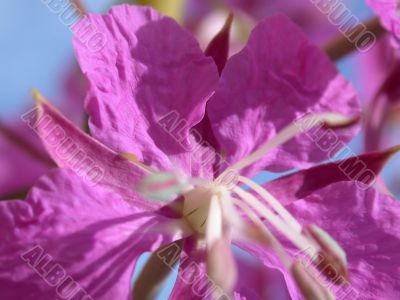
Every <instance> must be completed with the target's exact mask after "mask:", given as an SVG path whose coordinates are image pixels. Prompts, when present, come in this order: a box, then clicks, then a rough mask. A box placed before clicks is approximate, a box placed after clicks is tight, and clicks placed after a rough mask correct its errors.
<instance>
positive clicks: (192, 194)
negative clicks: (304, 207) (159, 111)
mask: <svg viewBox="0 0 400 300" xmlns="http://www.w3.org/2000/svg"><path fill="white" fill-rule="evenodd" d="M300 121H301V123H299V122H300ZM300 121H298V122H297V123H295V124H291V125H289V126H288V127H286V128H285V129H283V130H282V131H281V132H279V133H278V134H277V135H276V136H275V137H274V138H272V139H271V140H270V141H268V142H266V143H265V144H264V145H262V146H261V147H260V148H259V149H258V150H257V151H255V152H253V153H251V154H250V155H248V156H247V157H245V158H243V159H242V160H240V161H238V162H237V163H236V164H234V165H233V166H231V167H230V168H229V169H227V170H225V171H224V172H223V173H222V174H221V175H220V176H219V177H218V178H216V179H215V181H214V182H210V181H207V180H203V179H198V178H184V177H182V176H179V175H176V174H174V173H169V172H166V173H162V172H153V173H152V174H151V175H150V176H148V177H147V178H145V179H144V181H143V183H142V186H141V187H140V188H139V189H140V191H141V192H142V194H143V195H144V196H146V197H147V198H149V199H158V200H163V201H168V200H169V199H171V198H174V197H176V195H181V196H182V197H183V198H184V201H183V219H184V220H185V221H186V222H187V224H189V225H190V227H191V228H192V229H193V231H194V232H196V233H198V234H200V235H201V236H202V238H203V237H204V238H205V245H206V246H207V251H208V252H209V254H208V255H211V256H212V255H213V252H214V250H213V249H216V248H218V249H219V247H225V248H223V252H224V251H225V252H226V251H228V250H227V249H228V248H229V243H230V240H231V238H239V239H243V240H249V239H250V240H253V241H254V242H258V243H260V244H262V245H264V246H266V247H270V248H272V249H273V250H275V252H276V253H277V254H278V256H279V258H280V259H281V261H282V263H283V265H284V266H286V267H287V268H288V269H290V270H291V271H292V272H294V273H295V271H296V270H297V269H296V266H297V264H296V263H295V262H294V261H293V260H292V258H291V257H290V256H289V254H288V253H287V252H286V251H285V248H284V247H283V245H282V244H281V243H280V242H279V240H278V239H277V238H276V237H275V236H274V234H273V233H272V232H271V231H270V229H269V226H268V225H267V224H266V223H267V222H268V223H269V225H272V226H273V227H274V228H275V229H276V230H278V231H280V232H281V233H282V234H283V235H284V236H285V237H286V238H287V239H288V240H290V241H291V242H292V244H293V245H295V246H296V247H297V248H298V249H299V250H301V251H304V249H308V250H307V253H306V254H307V255H308V256H309V257H310V258H311V259H312V260H313V262H314V263H315V264H317V268H319V269H322V270H325V271H324V272H325V273H326V272H327V271H326V269H327V268H326V266H327V265H329V266H333V267H334V268H335V272H336V273H335V272H334V273H335V274H339V275H340V276H341V277H344V278H345V279H346V275H347V272H346V270H347V268H346V267H347V262H346V256H345V253H344V251H343V250H342V249H341V248H340V247H339V246H338V245H337V244H336V243H335V242H334V240H333V239H331V237H330V236H329V235H328V234H326V233H325V232H324V231H323V230H322V229H321V228H319V227H317V226H315V225H313V226H302V225H301V224H299V222H298V221H297V220H296V219H295V218H294V216H292V215H291V214H290V212H289V211H288V210H287V209H286V208H285V207H284V206H283V205H282V204H281V202H280V201H279V200H277V199H275V198H274V196H273V195H272V194H270V193H269V192H268V191H267V190H266V189H265V188H264V187H262V186H260V185H258V184H257V183H255V182H254V181H253V180H251V179H249V178H246V177H244V176H241V175H240V170H242V169H244V168H245V167H247V166H249V165H251V164H252V163H254V162H256V161H258V160H259V159H261V158H262V157H264V156H265V155H266V154H267V153H268V152H270V151H271V150H272V149H274V148H276V147H278V146H280V145H282V144H284V143H286V142H287V141H289V140H290V139H291V138H293V137H294V136H295V135H297V134H298V133H299V132H304V131H305V130H308V129H310V128H312V127H314V126H317V125H319V124H321V123H324V124H325V125H331V126H332V127H335V126H342V125H346V124H351V122H353V121H354V120H353V119H349V118H345V117H344V116H341V115H337V114H319V115H314V116H306V117H305V118H303V119H301V120H300ZM232 172H234V173H235V178H234V179H235V182H234V184H233V185H232V182H226V181H225V180H224V179H225V178H226V177H227V175H229V174H232ZM229 178H232V176H231V175H229ZM242 186H247V187H248V188H249V190H245V189H243V187H242ZM239 211H241V214H239ZM243 215H244V216H245V219H246V220H245V219H244V218H242V217H241V216H243ZM224 243H225V244H224ZM321 257H323V259H322V260H321ZM220 258H221V257H219V258H218V259H217V260H216V261H219V260H220ZM293 270H294V271H293ZM328 273H329V272H328ZM296 274H297V273H296ZM329 274H331V275H332V272H330V273H329ZM329 274H327V277H328V276H331V275H329ZM295 279H296V276H295ZM329 279H331V280H332V281H334V280H333V278H329ZM335 280H336V279H335Z"/></svg>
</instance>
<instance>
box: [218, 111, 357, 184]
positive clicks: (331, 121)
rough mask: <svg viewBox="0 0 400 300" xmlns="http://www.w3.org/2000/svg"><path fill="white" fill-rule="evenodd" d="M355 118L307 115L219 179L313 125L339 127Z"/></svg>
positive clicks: (335, 114) (330, 114) (258, 158)
mask: <svg viewBox="0 0 400 300" xmlns="http://www.w3.org/2000/svg"><path fill="white" fill-rule="evenodd" d="M353 122H354V118H350V117H347V116H344V115H341V114H337V113H320V114H314V115H307V116H305V117H303V118H301V119H299V120H297V121H296V122H294V123H292V124H290V125H289V126H287V127H285V128H284V129H283V130H281V131H280V132H279V133H278V134H277V135H276V136H275V137H273V138H272V139H271V140H269V141H267V142H266V143H265V144H263V145H262V146H261V147H260V148H259V149H258V150H256V151H255V152H253V153H252V154H250V155H249V156H247V157H245V158H244V159H242V160H240V161H238V162H237V163H235V164H234V165H233V166H231V167H230V168H228V169H227V170H225V171H224V172H223V173H222V174H221V175H220V176H219V177H218V178H217V181H218V180H219V181H221V180H222V178H224V176H226V175H227V174H228V173H230V172H232V171H236V172H238V171H240V170H241V169H243V168H245V167H247V166H249V165H251V164H253V163H254V162H256V161H257V160H260V159H261V158H263V157H264V156H265V155H266V154H268V152H270V151H271V150H272V149H274V148H276V147H278V146H280V145H282V144H285V143H286V142H288V141H289V140H290V139H292V138H293V137H295V136H296V135H297V134H299V133H301V132H303V131H304V130H310V129H311V128H313V127H316V126H318V125H321V123H326V124H327V125H329V126H332V127H337V126H343V125H346V124H352V123H353ZM299 124H302V125H303V124H308V126H307V128H304V127H303V126H299Z"/></svg>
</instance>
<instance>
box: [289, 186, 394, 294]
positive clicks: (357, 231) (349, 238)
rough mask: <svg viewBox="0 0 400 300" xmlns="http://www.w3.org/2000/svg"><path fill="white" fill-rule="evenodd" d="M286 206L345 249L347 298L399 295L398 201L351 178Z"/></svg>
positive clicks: (300, 218) (299, 218)
mask: <svg viewBox="0 0 400 300" xmlns="http://www.w3.org/2000/svg"><path fill="white" fill-rule="evenodd" d="M288 209H289V210H290V211H291V212H292V213H294V215H295V217H296V218H297V219H298V220H299V221H300V222H301V223H303V224H305V223H310V222H313V223H315V224H317V225H318V226H320V227H321V228H323V229H324V230H326V231H327V232H329V234H330V235H332V237H333V238H334V239H335V240H336V241H338V243H339V244H340V245H341V247H342V248H343V249H344V250H345V252H346V253H347V261H348V270H349V276H350V281H351V286H350V287H351V289H348V288H347V289H346V291H348V292H349V295H348V297H349V299H354V298H356V297H355V295H358V296H360V298H362V299H369V300H372V299H396V298H397V297H398V295H399V294H398V293H399V290H400V280H399V278H400V269H399V267H398V262H399V261H400V253H399V251H398V249H399V248H400V233H399V230H398V229H399V228H400V218H399V217H400V203H398V202H397V201H395V200H394V199H392V198H390V197H388V196H385V195H383V194H379V193H378V192H377V191H376V190H374V189H372V188H371V189H368V190H366V191H363V190H361V189H359V188H357V186H356V185H355V184H354V183H351V182H347V183H337V184H333V185H330V186H329V187H327V188H324V189H323V190H321V191H319V192H316V193H314V194H313V195H310V196H309V197H307V198H306V199H304V200H301V201H297V202H294V203H293V204H291V205H290V206H289V207H288ZM343 292H344V291H343V290H339V291H337V295H338V293H343ZM353 295H354V297H353Z"/></svg>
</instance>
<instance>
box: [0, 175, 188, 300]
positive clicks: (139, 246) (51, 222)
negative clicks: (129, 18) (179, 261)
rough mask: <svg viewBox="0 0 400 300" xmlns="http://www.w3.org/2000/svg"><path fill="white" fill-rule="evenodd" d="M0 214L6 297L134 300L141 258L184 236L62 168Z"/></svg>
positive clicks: (0, 279)
mask: <svg viewBox="0 0 400 300" xmlns="http://www.w3.org/2000/svg"><path fill="white" fill-rule="evenodd" d="M0 214H1V216H0V222H1V226H0V234H1V236H2V241H3V242H2V245H1V247H0V264H1V265H2V268H1V270H0V289H1V291H2V297H4V298H6V299H19V298H21V299H22V298H24V299H43V300H53V299H55V298H56V297H57V294H58V295H62V296H63V297H65V298H67V297H70V296H72V295H73V294H74V293H77V295H81V297H83V296H82V294H83V295H85V294H88V295H90V297H92V298H93V299H128V297H130V298H132V297H131V296H130V295H131V292H130V290H131V279H132V273H133V269H134V266H135V262H136V260H137V259H138V257H139V255H140V254H142V253H143V252H144V251H152V250H155V249H157V248H159V247H160V246H162V245H164V244H167V243H171V242H172V241H174V240H176V239H180V238H181V237H182V234H181V232H180V231H179V230H175V231H170V232H162V233H161V232H160V231H159V228H164V227H165V226H166V225H167V224H169V222H170V219H168V218H165V217H162V216H160V215H156V214H153V213H147V212H141V211H140V210H138V209H137V208H135V207H133V206H131V205H130V204H129V203H127V202H125V201H124V200H123V199H122V198H121V197H120V196H118V195H117V194H114V193H110V192H106V191H103V190H102V189H99V188H94V187H89V186H88V185H87V184H85V182H84V181H83V180H82V179H80V178H79V177H78V176H76V175H75V174H74V173H73V172H72V171H68V170H63V171H61V170H55V171H54V172H52V173H51V174H50V175H49V176H47V177H44V178H42V179H41V180H40V181H39V183H38V184H37V185H36V186H35V187H34V188H33V189H32V190H31V192H30V194H29V196H28V198H27V199H26V201H6V202H1V203H0ZM68 276H70V277H68ZM68 278H69V279H68ZM64 280H65V281H64ZM67 283H69V284H71V286H69V284H67ZM75 288H76V291H75ZM74 291H75V292H74Z"/></svg>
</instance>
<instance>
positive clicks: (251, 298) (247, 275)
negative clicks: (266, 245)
mask: <svg viewBox="0 0 400 300" xmlns="http://www.w3.org/2000/svg"><path fill="white" fill-rule="evenodd" d="M235 261H236V263H237V266H238V276H239V277H238V280H237V283H236V286H235V289H234V291H235V294H236V295H237V296H239V295H240V297H241V299H243V300H263V299H279V300H289V299H290V297H289V294H288V291H287V286H286V283H285V280H284V279H283V276H282V274H281V273H280V272H279V271H277V270H274V269H271V268H268V267H266V266H264V265H263V264H262V263H261V262H260V261H259V260H258V259H256V258H254V257H253V256H251V255H249V254H247V255H245V254H244V253H243V252H239V253H235ZM238 299H239V298H238Z"/></svg>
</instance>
